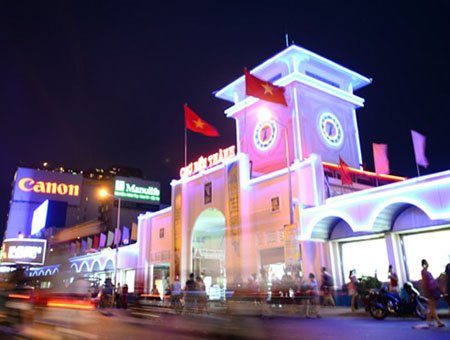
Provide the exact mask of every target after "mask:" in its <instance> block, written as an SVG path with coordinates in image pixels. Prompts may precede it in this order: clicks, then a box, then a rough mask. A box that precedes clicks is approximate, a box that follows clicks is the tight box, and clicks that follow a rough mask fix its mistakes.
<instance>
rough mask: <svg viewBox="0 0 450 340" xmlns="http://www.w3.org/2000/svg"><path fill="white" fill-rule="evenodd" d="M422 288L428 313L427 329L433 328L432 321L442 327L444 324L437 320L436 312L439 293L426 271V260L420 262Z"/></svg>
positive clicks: (433, 280) (434, 281) (435, 283)
mask: <svg viewBox="0 0 450 340" xmlns="http://www.w3.org/2000/svg"><path fill="white" fill-rule="evenodd" d="M421 275H422V288H423V291H424V295H425V296H426V297H427V298H428V313H427V327H428V328H429V327H432V326H433V321H434V320H435V321H436V325H437V327H444V326H445V324H444V323H443V322H442V321H441V320H440V319H439V316H438V314H437V311H436V304H437V301H438V300H439V297H440V295H441V292H440V290H439V286H438V283H437V282H436V280H435V279H434V278H433V275H432V274H431V273H430V272H429V271H428V262H427V260H425V259H423V260H422V272H421Z"/></svg>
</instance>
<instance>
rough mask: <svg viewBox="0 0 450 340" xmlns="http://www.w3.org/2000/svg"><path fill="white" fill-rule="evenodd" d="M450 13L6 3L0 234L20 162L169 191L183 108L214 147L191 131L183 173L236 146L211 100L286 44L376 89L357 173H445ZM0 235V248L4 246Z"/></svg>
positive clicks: (0, 13)
mask: <svg viewBox="0 0 450 340" xmlns="http://www.w3.org/2000/svg"><path fill="white" fill-rule="evenodd" d="M449 12H450V3H449V2H448V1H445V0H441V1H427V2H425V1H419V2H418V3H417V4H412V2H411V1H404V2H403V1H313V3H311V1H299V0H296V1H265V0H258V1H238V2H234V1H221V2H219V1H207V2H197V1H164V2H163V1H160V2H157V1H30V2H26V1H0V44H1V45H0V117H1V124H0V126H1V128H0V129H1V130H0V131H1V133H0V162H1V171H0V233H1V236H2V234H3V228H4V227H5V226H6V214H7V209H8V207H9V200H10V198H11V181H12V180H13V175H14V172H15V170H16V167H17V166H18V165H19V162H20V161H23V162H26V163H38V162H43V161H48V162H50V164H52V165H63V166H65V167H70V168H75V169H87V168H93V167H104V168H107V167H109V166H111V165H113V164H122V165H126V166H130V167H135V168H139V169H141V170H142V171H143V172H144V174H145V175H146V176H147V177H148V178H149V179H151V180H155V181H159V182H161V187H162V201H163V203H170V185H169V183H170V181H171V179H174V178H178V177H179V175H178V174H179V168H180V167H181V166H182V165H183V163H184V115H183V104H184V103H185V102H187V103H188V104H189V106H190V107H191V108H192V109H193V110H194V111H196V112H197V113H198V114H199V115H200V116H201V117H202V118H203V119H205V120H206V121H208V122H210V123H211V124H213V125H214V126H216V127H217V128H218V130H219V132H220V134H221V136H220V137H219V138H208V137H204V136H201V135H197V134H195V133H192V132H188V162H189V161H192V160H194V159H197V158H198V157H199V156H200V155H208V154H210V153H214V152H215V151H216V150H217V149H218V148H220V147H227V146H229V145H232V144H235V126H234V121H233V120H232V119H227V118H226V117H225V115H224V113H223V111H224V110H225V109H226V108H227V107H229V106H231V103H227V102H225V101H222V100H219V99H216V98H215V97H214V96H213V94H212V93H213V91H215V90H219V89H221V88H223V87H224V86H225V85H227V84H229V83H230V82H232V81H233V80H235V79H236V78H238V77H239V76H241V75H242V72H243V67H248V68H250V69H251V68H253V67H255V66H257V65H259V64H260V63H262V62H263V61H264V60H266V59H267V58H269V57H272V56H273V55H275V54H277V53H278V52H280V51H281V50H283V49H284V48H285V47H286V43H285V34H286V33H288V34H289V40H290V41H291V42H292V41H293V42H294V43H295V44H296V45H299V46H301V47H304V48H306V49H308V50H310V51H313V52H315V53H317V54H319V55H322V56H324V57H326V58H328V59H331V60H333V61H335V62H337V63H339V64H341V65H343V66H345V67H348V68H350V69H351V70H354V71H356V72H358V73H360V74H362V75H364V76H367V77H369V78H373V83H372V84H371V85H369V86H367V87H365V88H363V89H361V90H359V91H357V92H356V95H358V96H361V97H363V98H365V99H366V102H365V107H364V108H362V109H359V110H358V111H357V117H358V124H359V132H360V138H361V144H362V154H363V160H364V162H365V163H367V168H368V169H370V170H372V169H373V157H372V143H373V142H376V143H386V144H388V146H389V158H390V167H391V173H392V174H396V175H404V176H408V177H414V176H417V171H416V166H415V161H414V154H413V148H412V142H411V135H410V130H411V129H415V130H417V131H419V132H420V133H422V134H424V135H425V136H427V156H428V160H429V162H430V166H429V167H428V168H427V169H421V173H422V174H430V173H434V172H438V171H443V170H447V169H449V168H450V157H449V149H450V141H449V136H450V134H449V133H448V130H449V128H450V107H449V98H450V92H449V90H450V86H449V81H450V44H449V42H450V36H449V32H450V20H448V13H449ZM1 236H0V238H1Z"/></svg>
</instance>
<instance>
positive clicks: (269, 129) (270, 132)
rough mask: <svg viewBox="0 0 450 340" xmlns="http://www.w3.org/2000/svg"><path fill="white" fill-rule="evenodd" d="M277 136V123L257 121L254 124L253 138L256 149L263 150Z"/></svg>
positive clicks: (270, 145) (267, 147) (270, 144)
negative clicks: (256, 123)
mask: <svg viewBox="0 0 450 340" xmlns="http://www.w3.org/2000/svg"><path fill="white" fill-rule="evenodd" d="M276 136H277V124H276V123H275V122H274V121H272V120H268V121H264V122H259V123H258V125H256V128H255V133H254V135H253V139H254V142H255V145H256V147H257V148H258V149H260V150H262V151H265V150H267V149H269V148H271V147H272V145H273V143H274V142H275V138H276Z"/></svg>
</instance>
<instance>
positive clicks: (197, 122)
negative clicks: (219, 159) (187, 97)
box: [184, 104, 219, 137]
mask: <svg viewBox="0 0 450 340" xmlns="http://www.w3.org/2000/svg"><path fill="white" fill-rule="evenodd" d="M184 118H185V120H186V128H187V129H189V130H191V131H194V132H198V133H201V134H202V135H205V136H208V137H218V136H219V132H217V129H216V128H215V127H214V126H212V125H211V124H209V123H207V122H205V121H204V120H203V119H201V118H200V117H199V116H198V115H197V114H196V113H195V112H194V111H192V110H191V109H190V108H189V107H188V106H187V104H184Z"/></svg>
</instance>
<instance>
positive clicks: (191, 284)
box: [184, 273, 197, 309]
mask: <svg viewBox="0 0 450 340" xmlns="http://www.w3.org/2000/svg"><path fill="white" fill-rule="evenodd" d="M184 294H185V296H184V300H185V306H186V308H188V309H193V308H195V307H197V295H196V294H197V283H196V282H195V280H194V273H190V274H189V279H188V280H187V281H186V284H185V287H184Z"/></svg>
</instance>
